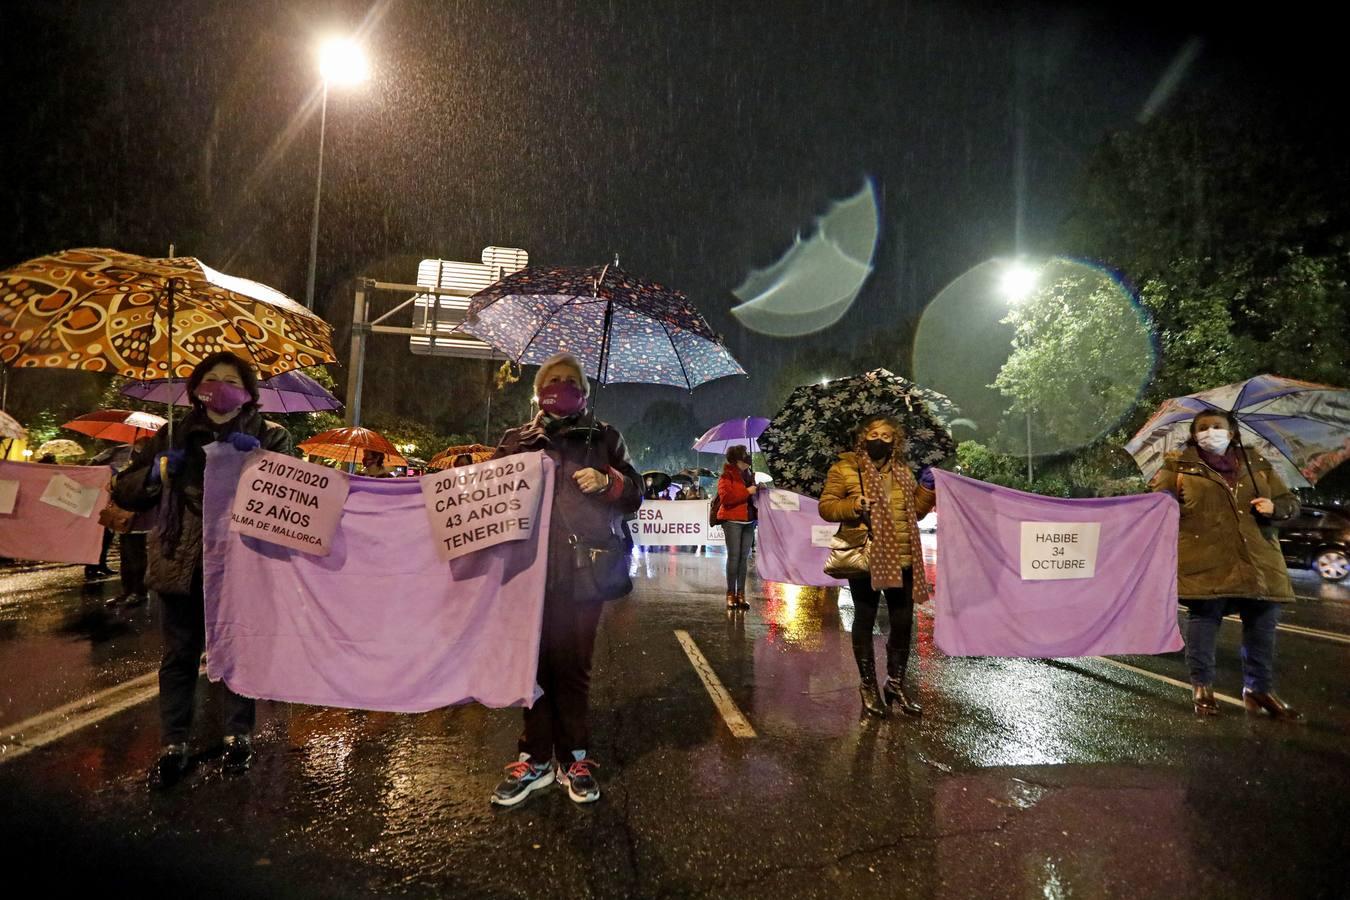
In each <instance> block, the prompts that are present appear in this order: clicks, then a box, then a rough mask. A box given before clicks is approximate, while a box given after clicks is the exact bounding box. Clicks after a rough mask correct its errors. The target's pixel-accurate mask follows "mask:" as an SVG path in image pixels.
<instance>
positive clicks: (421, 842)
mask: <svg viewBox="0 0 1350 900" xmlns="http://www.w3.org/2000/svg"><path fill="white" fill-rule="evenodd" d="M721 564H722V558H721V557H720V556H717V555H704V554H700V553H694V552H687V551H686V552H674V551H661V552H649V553H646V554H644V555H642V556H641V557H640V566H641V569H642V571H643V573H645V575H646V577H645V578H641V579H639V590H638V593H637V594H636V595H635V596H634V597H633V598H630V599H628V600H625V601H622V602H619V603H616V604H612V605H611V607H610V609H609V610H608V611H607V612H606V615H605V621H604V623H603V625H602V627H601V636H600V642H599V645H598V647H597V653H596V672H595V684H594V691H593V705H594V730H595V732H596V735H597V745H596V747H595V748H594V749H593V754H594V755H595V756H596V758H597V759H599V760H600V763H601V766H602V768H601V769H600V770H599V772H598V774H599V776H600V778H601V783H602V786H603V789H604V796H603V798H602V799H601V801H600V802H599V803H598V804H595V805H594V806H591V807H584V808H583V807H576V806H574V805H573V804H572V803H571V802H570V801H569V800H568V799H567V798H566V796H565V795H564V794H563V793H562V792H561V791H560V790H556V789H549V790H547V791H544V792H542V793H541V794H539V795H536V796H535V797H533V798H531V800H530V801H528V802H527V803H526V804H524V805H523V806H521V807H517V808H515V809H511V810H496V809H493V808H491V807H489V805H488V803H487V799H486V798H487V795H488V793H489V792H490V791H491V789H492V786H493V785H494V784H495V783H496V781H497V780H498V778H499V776H500V766H501V765H502V764H504V763H505V762H506V761H507V760H508V758H509V757H510V756H511V754H512V753H513V751H514V738H515V734H516V731H517V729H518V727H519V713H518V712H517V711H514V710H486V709H482V708H478V707H463V708H455V709H447V710H439V711H436V712H432V713H427V714H424V715H417V716H409V715H395V714H385V713H369V712H355V711H347V710H334V709H321V708H315V707H305V706H294V705H287V704H272V703H264V704H261V705H260V708H259V731H258V750H259V753H258V758H257V761H256V763H255V765H254V768H253V770H252V772H250V773H249V775H247V776H246V777H243V778H238V779H226V778H224V777H223V776H222V775H221V774H220V770H219V760H218V756H219V735H220V731H219V725H218V724H217V723H218V718H217V713H218V710H217V707H216V706H215V704H214V703H213V701H212V692H211V691H210V690H209V689H207V688H206V687H205V686H203V688H202V692H203V696H205V697H206V706H205V709H204V711H203V713H202V714H201V717H200V719H199V722H198V726H197V735H198V739H197V740H196V741H195V744H194V750H195V751H196V757H195V766H194V769H193V772H192V774H191V775H190V776H189V778H188V779H187V780H186V781H185V782H184V783H183V784H181V785H180V786H179V787H178V788H177V789H176V790H174V791H173V792H172V793H170V794H167V795H162V796H160V795H151V794H150V793H149V792H148V791H147V789H146V788H145V786H144V771H145V769H146V767H147V766H148V765H149V764H150V763H151V762H152V761H153V759H154V757H155V755H156V750H157V735H156V717H155V709H154V704H153V702H141V703H137V704H134V705H131V706H130V707H129V708H127V709H125V710H124V711H122V712H119V713H117V714H115V715H112V716H110V717H108V718H106V719H103V720H102V721H100V722H97V723H96V724H92V725H89V726H87V727H83V728H80V729H78V730H75V731H73V732H72V733H70V734H68V735H66V736H64V737H62V738H60V739H59V740H56V741H54V742H53V743H51V744H49V745H47V746H44V747H41V748H40V749H37V750H33V751H32V752H28V753H26V754H25V755H22V756H18V757H7V756H6V755H5V753H3V752H0V858H4V860H5V861H6V862H7V863H8V865H7V866H6V867H5V872H6V875H7V879H8V881H9V884H10V885H11V886H13V885H14V884H16V883H22V882H23V881H24V879H25V876H24V873H27V876H26V878H27V879H29V880H31V879H34V878H36V885H37V886H38V887H39V888H44V887H45V889H46V890H50V889H52V887H53V886H54V885H55V884H60V885H62V886H65V887H69V888H79V887H88V888H94V889H98V890H100V891H101V892H104V893H106V892H107V891H108V890H110V889H112V890H114V892H115V893H118V894H120V893H122V892H123V891H124V890H129V889H133V888H134V889H135V890H136V891H137V893H139V894H142V895H145V896H155V895H156V893H155V892H158V891H167V890H170V889H173V890H184V889H189V890H190V891H191V894H189V896H203V897H205V896H229V897H251V896H294V897H366V896H390V895H400V896H412V897H441V896H443V897H587V896H596V897H684V896H709V897H775V898H785V897H855V896H856V897H909V896H914V897H952V898H966V897H1048V898H1055V897H1103V896H1113V897H1219V896H1243V897H1277V896H1278V897H1303V896H1308V897H1315V896H1325V897H1333V896H1345V895H1346V885H1347V883H1350V872H1348V871H1347V862H1346V851H1347V849H1350V841H1347V835H1348V834H1350V752H1348V749H1347V737H1348V736H1350V692H1348V691H1347V684H1348V683H1350V669H1348V668H1347V663H1348V662H1350V643H1345V642H1337V641H1333V640H1327V639H1324V638H1321V637H1317V636H1314V635H1309V634H1307V633H1306V632H1305V633H1293V632H1281V634H1280V673H1281V676H1282V681H1281V688H1280V692H1281V694H1282V695H1283V696H1285V698H1286V699H1287V700H1289V701H1290V702H1291V703H1293V704H1295V705H1298V706H1300V707H1302V708H1304V709H1305V710H1306V711H1307V713H1308V718H1309V722H1308V723H1307V724H1305V725H1301V726H1287V725H1281V724H1278V723H1274V722H1270V721H1267V720H1263V719H1248V718H1247V717H1246V716H1245V715H1243V713H1242V712H1241V710H1240V709H1234V708H1233V707H1231V706H1227V705H1225V706H1224V709H1223V715H1222V716H1221V717H1219V718H1218V719H1217V720H1210V721H1197V720H1196V719H1194V718H1193V717H1192V715H1191V713H1190V706H1189V696H1188V694H1187V693H1186V692H1185V691H1184V690H1182V689H1180V688H1177V687H1174V686H1172V685H1169V684H1166V683H1163V682H1160V681H1156V680H1153V679H1150V678H1148V677H1146V676H1144V675H1141V674H1136V673H1133V672H1129V671H1125V670H1122V669H1119V668H1117V667H1113V666H1111V665H1109V664H1107V663H1104V662H1101V661H1097V660H1073V661H1039V660H1009V659H950V658H946V657H943V656H942V655H941V654H939V653H938V652H937V650H936V649H935V648H934V646H933V643H932V618H931V611H930V610H921V611H920V615H919V627H918V629H917V634H916V641H917V648H916V655H915V660H916V665H917V680H918V685H919V688H918V691H917V694H918V699H919V700H920V702H921V703H922V704H923V705H924V708H925V715H924V716H923V718H922V719H919V720H913V719H892V720H887V721H885V722H876V721H874V720H865V721H862V720H860V717H859V704H858V698H857V693H856V687H855V686H856V677H855V675H854V671H853V667H852V659H851V655H850V649H849V634H848V629H849V627H850V626H851V620H852V609H851V606H850V604H849V602H848V599H847V594H845V595H844V597H843V598H840V597H839V596H838V594H837V592H834V591H825V590H814V589H797V588H792V587H788V586H784V585H773V584H770V585H760V584H759V583H758V582H752V588H753V590H752V592H751V594H752V604H753V608H752V609H751V610H750V611H749V612H748V613H744V614H739V615H734V616H730V617H729V616H728V615H727V614H726V613H725V612H724V611H723V609H722V608H721V606H722V598H721V591H722V580H721ZM81 576H82V572H81V570H80V569H79V568H78V567H62V566H43V567H28V568H10V569H6V570H3V571H0V748H4V749H6V750H10V751H12V750H13V744H10V745H9V746H8V747H6V745H5V743H4V741H5V740H6V739H7V738H9V737H10V736H11V735H12V733H13V731H14V728H15V727H16V725H18V724H19V723H21V722H22V721H24V720H31V718H32V717H33V716H36V715H39V714H41V713H43V712H45V711H48V710H51V709H54V708H56V707H59V706H62V705H63V704H69V703H72V702H74V701H78V700H80V699H81V698H83V697H86V696H88V695H90V694H91V693H93V692H98V691H101V690H104V689H107V688H111V687H114V686H116V685H118V684H125V683H126V682H128V681H130V680H132V679H135V678H137V677H139V676H143V675H144V674H145V673H148V672H152V671H153V670H154V668H155V665H156V662H157V654H158V636H157V631H156V628H157V621H156V610H155V608H154V606H153V604H152V605H151V606H149V607H143V608H141V609H138V610H132V611H126V612H116V611H114V612H110V611H108V610H107V609H106V608H105V607H104V605H103V598H104V597H105V596H111V595H112V594H114V593H115V592H116V589H117V582H116V580H115V579H112V580H108V581H105V582H100V583H96V584H93V585H88V586H86V585H85V584H84V582H83V578H82V577H81ZM1296 586H1297V588H1298V591H1299V593H1300V594H1303V595H1305V596H1307V597H1309V598H1314V599H1309V600H1306V601H1303V602H1300V603H1299V604H1297V605H1296V606H1294V607H1293V608H1291V609H1288V610H1286V616H1285V622H1287V623H1289V624H1291V625H1296V626H1299V627H1303V628H1311V629H1318V630H1325V631H1330V632H1333V633H1338V634H1342V635H1350V590H1347V589H1346V588H1345V587H1342V586H1323V585H1322V584H1321V583H1320V582H1319V581H1318V580H1317V579H1316V578H1315V577H1312V576H1310V575H1307V574H1299V575H1297V576H1296ZM882 618H883V623H884V620H885V616H884V613H883V617H882ZM677 629H681V630H684V631H687V632H688V633H689V635H690V637H691V638H692V639H693V641H694V642H695V643H696V644H697V647H698V648H699V650H700V651H701V652H702V654H703V655H704V656H705V657H706V659H707V661H708V663H709V665H710V667H711V669H712V670H713V671H714V672H715V673H716V675H717V677H718V678H719V679H720V680H721V682H722V683H723V684H724V685H725V687H726V690H727V692H728V694H729V695H730V697H731V698H732V699H733V700H734V702H735V704H736V705H737V706H738V707H739V709H740V710H741V711H742V712H743V713H744V715H745V717H746V719H747V720H748V721H749V723H750V725H751V726H752V727H753V729H754V731H755V732H756V736H755V737H753V738H736V737H733V736H732V733H731V731H730V729H729V728H728V726H727V724H726V723H725V721H724V720H723V719H722V717H721V715H720V714H719V712H718V711H717V709H716V708H715V706H714V705H713V703H712V701H711V700H710V698H709V694H708V692H707V690H705V688H704V686H703V684H702V683H701V682H700V680H699V678H698V675H697V674H696V672H695V669H694V667H693V665H692V664H691V663H690V660H689V658H688V657H687V656H686V654H685V652H684V650H683V649H682V647H681V645H680V643H679V642H678V641H677V639H676V637H675V631H676V630H677ZM1237 634H1238V626H1237V625H1236V624H1235V623H1234V624H1226V625H1225V626H1224V630H1223V633H1222V637H1221V643H1220V662H1221V665H1220V674H1219V679H1218V683H1217V684H1216V688H1217V689H1218V690H1219V691H1221V692H1225V693H1229V694H1237V693H1239V691H1240V688H1241V677H1240V672H1239V668H1238V662H1237V642H1236V638H1237ZM877 640H878V644H880V641H881V638H880V636H879V635H878V637H877ZM878 649H879V650H880V647H878ZM1121 661H1123V662H1125V663H1128V664H1130V665H1133V666H1137V667H1140V668H1143V669H1146V670H1148V671H1150V672H1155V673H1158V674H1161V675H1165V676H1169V677H1172V678H1176V679H1179V680H1182V681H1185V680H1186V673H1185V667H1184V663H1183V662H1182V660H1181V658H1180V655H1179V654H1177V655H1173V656H1161V657H1133V658H1126V659H1123V660H1121ZM203 684H204V682H203ZM35 892H36V891H34V893H35ZM6 893H8V891H6ZM20 895H31V894H29V893H28V892H26V891H25V892H21V893H19V894H13V895H12V896H20Z"/></svg>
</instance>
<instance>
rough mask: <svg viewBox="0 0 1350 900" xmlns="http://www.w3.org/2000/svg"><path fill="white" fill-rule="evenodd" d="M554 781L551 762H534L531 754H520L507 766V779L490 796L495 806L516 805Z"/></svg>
mask: <svg viewBox="0 0 1350 900" xmlns="http://www.w3.org/2000/svg"><path fill="white" fill-rule="evenodd" d="M552 783H553V766H552V764H550V763H532V762H530V754H528V753H522V754H520V759H519V760H517V761H516V762H513V763H511V764H509V765H508V766H507V767H506V779H505V780H504V781H503V782H502V783H501V784H499V785H497V789H496V790H495V791H493V792H492V796H491V797H490V798H489V799H490V800H491V801H492V803H493V804H494V805H495V806H515V805H516V804H517V803H520V802H522V801H523V800H524V799H525V798H526V797H528V796H530V794H531V793H532V792H534V791H536V790H538V789H539V788H543V787H548V786H549V785H550V784H552Z"/></svg>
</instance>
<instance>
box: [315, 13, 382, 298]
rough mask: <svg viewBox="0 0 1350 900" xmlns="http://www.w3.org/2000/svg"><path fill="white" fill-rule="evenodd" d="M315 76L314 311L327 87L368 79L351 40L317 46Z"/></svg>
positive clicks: (358, 49)
mask: <svg viewBox="0 0 1350 900" xmlns="http://www.w3.org/2000/svg"><path fill="white" fill-rule="evenodd" d="M319 75H321V76H322V77H323V104H322V106H321V107H320V112H319V172H318V175H317V176H315V179H314V221H313V222H312V223H311V224H310V229H309V277H308V278H307V279H306V280H305V306H306V307H308V308H309V309H313V308H314V270H315V268H316V267H317V265H318V261H319V201H320V199H321V198H322V197H323V138H324V131H325V130H326V129H327V127H328V86H329V85H334V84H335V85H338V86H339V87H351V86H353V85H357V84H360V83H361V82H363V81H365V80H366V79H367V78H369V77H370V67H369V65H367V63H366V54H365V52H364V51H363V50H362V49H361V47H360V45H359V44H357V43H356V42H355V41H353V40H352V39H351V38H337V37H334V38H329V39H327V40H325V41H324V42H323V43H322V44H320V45H319Z"/></svg>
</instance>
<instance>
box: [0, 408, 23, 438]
mask: <svg viewBox="0 0 1350 900" xmlns="http://www.w3.org/2000/svg"><path fill="white" fill-rule="evenodd" d="M26 437H28V431H27V430H26V429H25V428H24V427H23V426H22V425H20V424H19V422H18V420H17V419H15V418H14V417H13V416H11V415H10V414H9V413H7V412H4V411H3V410H0V438H7V439H9V440H11V441H20V440H23V439H24V438H26Z"/></svg>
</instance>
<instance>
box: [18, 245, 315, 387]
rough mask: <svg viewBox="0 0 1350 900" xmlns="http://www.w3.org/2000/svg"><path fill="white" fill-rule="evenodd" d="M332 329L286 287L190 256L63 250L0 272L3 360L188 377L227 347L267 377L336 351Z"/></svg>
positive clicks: (139, 375) (24, 364)
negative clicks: (282, 290) (240, 275)
mask: <svg viewBox="0 0 1350 900" xmlns="http://www.w3.org/2000/svg"><path fill="white" fill-rule="evenodd" d="M170 319H172V323H171V322H170ZM171 325H172V327H170V326H171ZM331 335H332V328H331V327H330V326H329V325H328V323H327V322H325V321H323V320H322V319H320V318H319V317H318V316H316V315H314V314H313V313H312V312H310V311H309V310H307V309H305V308H304V307H303V306H301V305H300V304H298V303H296V302H295V301H294V300H292V299H290V298H289V297H287V296H286V295H285V294H282V293H279V292H278V291H274V290H272V289H271V288H269V287H266V286H265V285H261V284H258V283H257V282H255V281H249V280H248V279H245V278H236V277H234V276H231V275H226V274H224V273H222V272H217V271H216V270H215V269H212V268H211V267H210V266H208V265H206V264H205V263H203V262H202V261H201V260H198V259H194V258H193V257H190V256H182V257H173V258H169V259H151V258H148V257H144V256H135V255H133V254H130V253H121V252H119V251H117V250H102V249H78V250H65V251H62V252H59V253H53V254H50V255H48V256H40V257H38V258H36V259H32V260H29V261H28V262H25V263H20V264H19V265H17V266H15V267H14V268H12V269H7V270H5V271H3V272H0V364H3V365H4V366H7V367H8V366H17V367H44V368H55V369H86V370H89V371H94V372H116V373H118V374H121V375H126V376H127V377H130V378H165V377H169V376H174V375H177V376H182V377H187V376H188V375H189V374H191V372H192V368H193V366H195V365H196V364H197V363H198V362H200V361H201V360H202V358H203V357H205V356H208V355H209V354H211V353H214V352H216V351H218V350H229V351H230V352H232V353H234V354H236V355H238V356H240V357H242V358H244V359H247V360H249V361H250V362H252V363H253V365H254V367H255V368H257V369H258V371H259V372H260V373H261V374H262V375H263V376H269V375H278V374H280V373H282V372H286V371H289V370H290V369H296V368H301V367H303V366H312V365H316V364H318V363H321V362H330V361H332V360H334V359H336V357H335V356H334V354H333V347H332V339H331ZM171 354H172V363H170V355H171Z"/></svg>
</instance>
